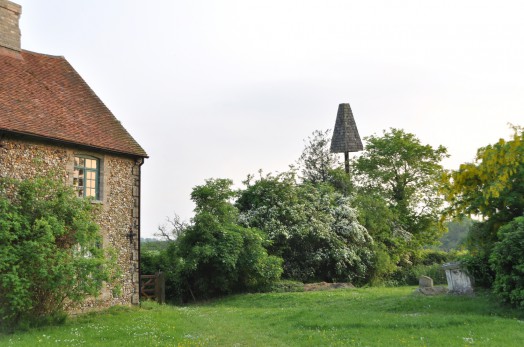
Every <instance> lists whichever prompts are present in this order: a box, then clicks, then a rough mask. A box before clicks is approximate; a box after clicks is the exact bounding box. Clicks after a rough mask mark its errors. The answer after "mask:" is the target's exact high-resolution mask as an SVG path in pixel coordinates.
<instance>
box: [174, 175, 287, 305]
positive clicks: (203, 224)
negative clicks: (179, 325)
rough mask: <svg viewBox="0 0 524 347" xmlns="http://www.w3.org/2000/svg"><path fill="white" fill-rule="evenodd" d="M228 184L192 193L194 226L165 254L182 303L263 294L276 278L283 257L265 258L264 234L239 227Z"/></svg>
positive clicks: (210, 184) (208, 185)
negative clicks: (246, 294)
mask: <svg viewBox="0 0 524 347" xmlns="http://www.w3.org/2000/svg"><path fill="white" fill-rule="evenodd" d="M231 185H232V182H231V181H230V180H226V179H217V180H208V181H206V184H205V185H202V186H197V187H195V188H194V189H193V192H192V194H191V198H192V199H193V201H194V202H195V203H196V208H195V212H196V214H195V216H194V218H193V224H192V225H191V226H189V227H188V228H187V229H186V230H185V232H184V233H183V234H182V235H181V236H180V237H179V238H178V239H177V240H176V241H175V242H174V243H172V244H171V245H170V247H169V248H168V251H167V259H169V262H170V263H169V269H168V271H167V275H168V281H171V282H172V283H171V284H168V285H172V287H173V288H175V289H176V293H174V295H175V297H177V298H178V299H180V300H184V301H186V300H188V299H190V298H193V299H194V300H196V299H206V298H211V297H216V296H220V295H224V294H230V293H237V292H243V291H258V290H263V289H265V288H267V287H268V286H269V285H270V284H271V283H273V282H274V281H276V280H278V279H279V278H280V274H281V273H282V268H281V259H279V258H277V257H274V256H268V255H267V252H266V249H265V248H264V244H265V242H266V241H265V236H264V234H263V233H261V232H260V231H259V230H256V229H254V228H244V227H242V226H239V225H238V224H237V216H238V211H237V209H236V208H235V207H234V206H233V205H232V204H231V203H230V202H229V199H230V198H231V197H233V196H234V192H233V191H232V190H231Z"/></svg>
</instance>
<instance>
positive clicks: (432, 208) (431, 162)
mask: <svg viewBox="0 0 524 347" xmlns="http://www.w3.org/2000/svg"><path fill="white" fill-rule="evenodd" d="M365 140H366V147H365V150H364V151H363V152H362V155H361V156H360V157H358V158H357V159H356V161H355V163H354V166H353V168H354V178H355V181H356V184H357V185H358V187H359V189H360V191H361V192H364V194H368V195H369V196H376V197H380V198H382V199H384V200H385V201H386V203H387V204H388V206H389V208H390V209H391V210H392V212H393V214H394V216H393V218H392V220H393V222H394V223H395V224H396V230H397V231H401V230H404V231H405V232H407V233H408V234H409V237H410V238H411V242H412V244H414V245H418V246H422V245H425V244H428V243H431V242H434V241H435V240H436V239H437V238H438V237H439V235H440V232H439V231H438V228H437V221H438V217H439V214H440V211H441V206H442V198H441V196H440V194H439V182H440V178H441V175H442V174H443V172H444V170H443V168H442V165H441V164H440V162H441V160H442V159H444V158H445V157H446V156H447V150H446V148H445V147H443V146H439V147H437V148H433V147H432V146H430V145H423V144H422V143H421V142H420V140H419V139H418V138H417V137H416V136H415V135H413V134H410V133H406V132H405V131H404V130H401V129H394V128H392V129H390V130H389V131H384V132H383V135H382V136H375V135H372V136H369V137H366V138H365Z"/></svg>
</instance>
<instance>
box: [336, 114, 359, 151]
mask: <svg viewBox="0 0 524 347" xmlns="http://www.w3.org/2000/svg"><path fill="white" fill-rule="evenodd" d="M363 148H364V147H363V146H362V141H361V140H360V136H359V134H358V130H357V124H356V123H355V118H353V112H351V107H350V106H349V104H340V105H338V112H337V121H336V123H335V130H333V137H332V138H331V153H347V152H358V151H361V150H362V149H363Z"/></svg>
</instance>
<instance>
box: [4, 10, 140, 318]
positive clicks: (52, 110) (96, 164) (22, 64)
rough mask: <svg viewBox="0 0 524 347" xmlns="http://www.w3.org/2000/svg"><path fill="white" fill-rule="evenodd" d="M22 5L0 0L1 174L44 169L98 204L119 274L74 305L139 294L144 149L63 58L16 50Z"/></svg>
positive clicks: (20, 175) (133, 299)
mask: <svg viewBox="0 0 524 347" xmlns="http://www.w3.org/2000/svg"><path fill="white" fill-rule="evenodd" d="M20 14H21V7H20V6H19V5H17V4H15V3H12V2H10V1H7V0H0V177H12V178H17V179H27V178H31V177H35V176H37V175H42V174H46V173H48V172H53V173H58V176H59V177H58V178H60V179H63V180H64V181H65V182H67V183H68V184H70V185H71V186H73V187H74V188H75V190H76V193H77V194H78V196H79V197H80V198H83V197H93V198H94V202H93V203H97V204H100V205H101V211H100V214H99V215H98V221H97V222H98V224H99V225H100V229H101V232H102V235H103V246H109V247H112V248H114V249H115V250H116V251H117V253H118V263H119V266H120V267H121V271H122V274H123V275H122V277H121V282H120V283H118V284H117V285H118V287H119V288H121V290H120V294H119V295H118V296H114V295H113V291H112V290H111V289H112V288H110V287H109V285H107V286H106V288H105V289H104V290H103V292H102V293H101V295H100V296H99V297H97V298H92V299H89V300H87V301H86V302H85V303H84V304H83V306H82V307H81V309H89V308H99V307H106V306H111V305H115V304H137V303H138V301H139V243H140V171H141V166H142V164H143V163H144V159H145V158H147V154H146V152H145V151H144V149H142V147H140V145H139V144H138V143H137V142H136V141H135V140H134V139H133V137H131V135H130V134H129V133H128V132H127V131H126V129H124V127H123V126H122V124H121V123H120V122H119V121H118V120H117V119H116V118H115V117H114V116H113V114H112V113H111V112H110V111H109V110H108V109H107V107H106V106H105V105H104V104H103V103H102V101H101V100H100V99H99V98H98V97H97V96H96V94H95V93H94V92H93V91H92V90H91V89H90V88H89V86H88V85H87V84H86V82H85V81H84V80H83V79H82V78H81V77H80V75H79V74H78V73H77V72H76V71H75V70H74V69H73V67H71V65H69V63H68V62H67V61H66V60H65V58H64V57H61V56H50V55H45V54H40V53H34V52H29V51H26V50H23V49H21V46H20V29H19V25H18V23H19V18H20Z"/></svg>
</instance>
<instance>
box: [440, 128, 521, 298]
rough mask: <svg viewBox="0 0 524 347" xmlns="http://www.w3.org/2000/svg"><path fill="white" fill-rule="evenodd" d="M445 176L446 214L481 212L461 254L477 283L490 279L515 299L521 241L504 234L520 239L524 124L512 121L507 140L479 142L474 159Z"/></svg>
mask: <svg viewBox="0 0 524 347" xmlns="http://www.w3.org/2000/svg"><path fill="white" fill-rule="evenodd" d="M445 179H446V185H445V187H444V188H445V189H444V190H443V191H444V193H445V196H446V199H447V201H448V202H449V204H450V207H449V209H448V210H447V214H448V215H452V216H461V215H463V214H467V215H471V214H473V215H480V216H482V217H484V220H483V221H482V222H478V223H474V224H473V226H472V227H471V230H470V232H469V235H468V238H467V240H466V246H467V248H468V250H469V251H470V255H469V256H467V257H465V258H464V259H463V262H464V263H465V264H466V265H467V267H468V271H469V272H470V273H471V274H472V275H473V277H474V278H475V284H476V285H477V286H486V287H490V286H492V285H493V286H494V290H495V291H496V292H497V293H499V295H500V296H501V298H503V299H504V300H505V301H508V302H511V303H513V304H516V305H519V304H520V303H519V299H518V297H519V294H518V289H516V288H519V285H520V284H519V283H518V280H517V279H515V278H512V276H513V277H514V276H515V274H516V273H518V270H514V267H515V268H518V266H519V264H520V260H519V258H518V256H513V255H512V254H518V252H519V248H518V247H519V246H518V244H517V245H511V244H510V241H508V240H513V241H515V242H517V241H518V238H519V234H520V232H519V231H518V230H519V229H518V227H517V224H516V222H512V221H513V220H514V219H515V218H517V217H520V216H522V214H524V131H523V129H522V128H520V127H518V126H515V127H513V137H512V139H511V140H509V141H506V140H503V139H500V140H499V141H498V142H497V143H496V144H493V145H488V146H486V147H482V148H480V149H479V150H478V151H477V156H476V159H475V161H474V162H473V163H465V164H462V165H461V166H460V168H459V170H457V171H453V172H451V173H449V174H448V175H446V176H445ZM508 223H510V225H509V226H505V225H507V224H508ZM499 230H500V231H502V230H505V231H504V232H499ZM513 234H514V235H513ZM503 245H504V246H503ZM504 247H506V249H504ZM506 252H509V253H506ZM490 258H491V262H492V265H491V266H490ZM515 271H517V272H515ZM494 281H495V282H494ZM514 290H516V292H513V291H514Z"/></svg>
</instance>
